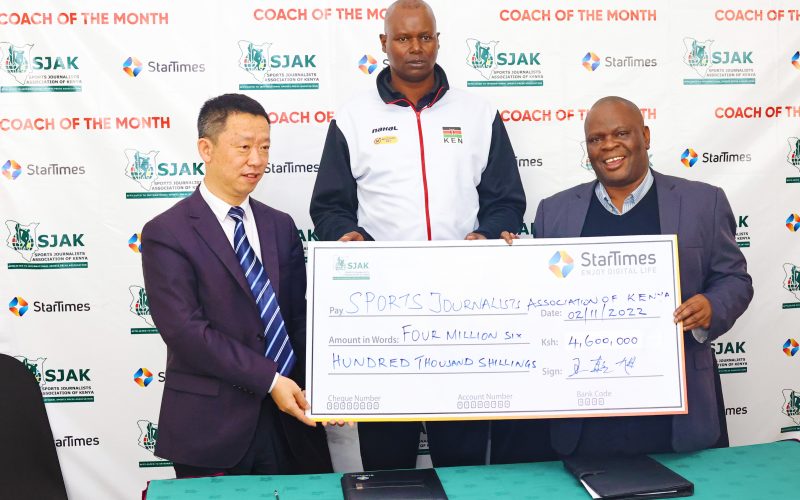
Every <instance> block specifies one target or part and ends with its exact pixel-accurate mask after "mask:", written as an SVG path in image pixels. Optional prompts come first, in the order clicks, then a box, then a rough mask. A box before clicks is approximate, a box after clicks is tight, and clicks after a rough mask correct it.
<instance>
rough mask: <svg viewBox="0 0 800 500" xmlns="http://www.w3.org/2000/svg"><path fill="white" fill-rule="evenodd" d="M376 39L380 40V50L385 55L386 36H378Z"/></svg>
mask: <svg viewBox="0 0 800 500" xmlns="http://www.w3.org/2000/svg"><path fill="white" fill-rule="evenodd" d="M378 38H380V39H381V50H382V51H383V53H384V54H385V53H386V35H383V34H381V35H378Z"/></svg>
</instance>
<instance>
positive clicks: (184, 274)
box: [142, 94, 331, 477]
mask: <svg viewBox="0 0 800 500" xmlns="http://www.w3.org/2000/svg"><path fill="white" fill-rule="evenodd" d="M198 132H199V140H198V151H199V152H200V156H202V158H203V161H204V162H205V168H206V175H205V178H204V180H203V182H202V183H201V184H200V186H199V187H198V189H197V190H195V192H194V193H193V194H192V195H191V196H189V197H188V198H186V199H184V200H181V201H180V202H178V203H177V204H175V205H174V206H173V207H172V208H170V209H168V210H167V211H166V212H164V213H162V214H161V215H159V216H157V217H155V218H154V219H153V220H151V221H150V222H148V223H147V224H146V225H145V227H144V229H143V230H142V268H143V270H144V281H145V288H146V290H147V294H148V297H149V302H150V308H151V313H152V316H153V319H154V320H155V323H156V326H157V327H158V329H159V332H160V333H161V336H162V338H163V339H164V342H165V343H166V344H167V369H166V381H165V384H164V394H163V397H162V401H161V414H160V417H159V429H158V430H159V436H158V440H157V442H156V449H155V453H156V455H158V456H160V457H163V458H168V459H170V460H172V461H173V462H174V466H175V472H176V475H177V476H178V477H187V476H205V475H212V474H219V473H222V474H284V473H309V472H326V471H330V470H331V462H330V455H329V454H328V449H327V443H326V440H325V434H324V430H323V429H322V427H321V426H320V427H316V428H315V427H314V426H315V423H314V422H312V421H310V420H309V419H308V418H307V417H306V416H305V415H304V413H303V410H304V409H305V408H307V407H308V403H307V402H306V400H305V397H304V395H303V393H302V391H301V387H303V385H304V375H305V335H306V328H305V327H306V302H305V291H306V273H305V260H304V257H303V248H302V245H301V243H300V241H299V238H298V235H297V228H296V227H295V225H294V222H293V221H292V219H291V217H290V216H289V215H287V214H285V213H283V212H279V211H278V210H275V209H273V208H270V207H268V206H267V205H264V204H262V203H260V202H258V201H256V200H254V199H252V198H250V193H251V192H252V191H253V189H255V187H256V185H257V184H258V182H259V181H260V180H261V178H262V177H263V175H264V169H265V167H266V165H267V162H268V159H269V146H270V135H269V132H270V125H269V117H268V115H267V113H266V111H264V108H263V107H262V106H261V105H260V104H259V103H258V102H256V101H255V100H253V99H251V98H250V97H247V96H244V95H241V94H226V95H222V96H219V97H215V98H213V99H210V100H209V101H207V102H206V103H205V104H204V105H203V108H202V109H201V111H200V115H199V117H198ZM232 207H235V208H232ZM237 214H238V215H237ZM234 216H236V217H234ZM242 231H243V232H242ZM239 234H242V235H243V236H244V237H239V236H238V235H239ZM235 235H236V236H235ZM234 238H236V243H234ZM240 251H242V252H243V254H242V259H240V258H239V253H238V252H240ZM241 262H244V266H245V267H247V269H243V267H242V265H241V264H240V263H241ZM253 269H256V270H258V271H259V273H258V277H256V276H255V274H256V273H250V271H251V270H253ZM262 270H263V272H262ZM262 276H263V279H262ZM254 278H255V280H254ZM251 282H252V284H251ZM256 284H258V287H259V288H258V291H260V292H262V293H261V295H260V296H259V294H258V293H257V292H256V291H255V290H256ZM265 297H271V298H273V299H277V304H278V307H275V306H274V305H273V302H274V301H271V302H270V305H269V308H270V309H269V310H270V311H271V313H270V316H269V317H270V318H272V317H276V318H278V319H279V321H282V322H283V324H284V327H283V328H284V329H281V328H277V329H275V328H273V327H271V325H269V326H267V328H265V326H266V325H267V322H266V321H264V320H263V319H262V315H264V311H265V308H264V307H267V306H266V305H265V306H264V307H262V306H261V304H262V302H261V301H264V300H265ZM263 303H264V304H267V302H266V301H264V302H263ZM274 311H278V312H277V313H275V312H274ZM277 324H279V323H276V325H277ZM270 328H273V329H270ZM287 334H288V341H286V346H285V347H284V349H283V350H282V351H281V352H280V353H279V354H278V355H274V353H273V355H270V353H269V352H268V351H267V348H268V342H269V341H270V337H273V338H279V339H280V340H279V342H280V343H282V344H283V340H285V339H286V337H287ZM287 355H288V357H287ZM287 360H288V361H287ZM281 370H283V373H281Z"/></svg>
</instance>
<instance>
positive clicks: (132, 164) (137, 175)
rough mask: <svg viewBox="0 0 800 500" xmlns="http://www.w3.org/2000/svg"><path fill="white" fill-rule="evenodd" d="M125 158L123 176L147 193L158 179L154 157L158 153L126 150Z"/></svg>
mask: <svg viewBox="0 0 800 500" xmlns="http://www.w3.org/2000/svg"><path fill="white" fill-rule="evenodd" d="M125 156H126V157H127V158H128V164H127V165H126V166H125V176H126V177H128V178H130V179H133V180H135V181H136V182H138V183H139V185H140V186H142V187H143V188H144V189H146V190H147V191H150V189H151V188H152V187H153V184H154V183H155V182H156V179H158V173H157V170H156V156H158V151H150V152H149V153H142V152H140V151H138V150H136V149H126V150H125Z"/></svg>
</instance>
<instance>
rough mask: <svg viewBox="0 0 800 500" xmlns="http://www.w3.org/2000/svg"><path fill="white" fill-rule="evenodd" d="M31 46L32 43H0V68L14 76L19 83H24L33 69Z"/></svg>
mask: <svg viewBox="0 0 800 500" xmlns="http://www.w3.org/2000/svg"><path fill="white" fill-rule="evenodd" d="M32 48H33V44H27V45H22V46H17V45H12V44H10V43H8V42H2V43H0V70H3V71H5V72H6V73H8V74H9V75H11V76H12V77H14V80H16V81H17V83H19V84H20V85H25V82H27V81H28V75H30V73H31V71H32V70H33V65H32V60H31V49H32Z"/></svg>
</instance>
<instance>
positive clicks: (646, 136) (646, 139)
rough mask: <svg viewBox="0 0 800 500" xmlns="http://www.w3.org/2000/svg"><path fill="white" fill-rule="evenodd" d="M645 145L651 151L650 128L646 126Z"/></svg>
mask: <svg viewBox="0 0 800 500" xmlns="http://www.w3.org/2000/svg"><path fill="white" fill-rule="evenodd" d="M644 145H645V146H646V147H647V149H650V127H648V126H647V125H645V126H644Z"/></svg>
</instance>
